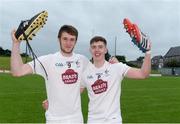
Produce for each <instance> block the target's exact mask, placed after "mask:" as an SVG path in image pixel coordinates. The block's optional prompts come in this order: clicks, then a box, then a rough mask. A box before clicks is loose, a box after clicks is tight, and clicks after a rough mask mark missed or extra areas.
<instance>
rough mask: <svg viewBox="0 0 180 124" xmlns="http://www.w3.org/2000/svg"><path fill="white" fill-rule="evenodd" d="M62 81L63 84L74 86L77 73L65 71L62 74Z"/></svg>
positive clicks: (70, 70) (69, 70)
mask: <svg viewBox="0 0 180 124" xmlns="http://www.w3.org/2000/svg"><path fill="white" fill-rule="evenodd" d="M62 80H63V82H64V84H74V83H76V82H77V80H78V73H77V72H75V71H74V70H73V69H67V70H66V71H65V73H63V74H62Z"/></svg>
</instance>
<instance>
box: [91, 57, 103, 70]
mask: <svg viewBox="0 0 180 124" xmlns="http://www.w3.org/2000/svg"><path fill="white" fill-rule="evenodd" d="M104 63H105V59H103V60H101V61H94V63H93V64H94V66H95V67H96V68H101V67H102V66H103V65H104Z"/></svg>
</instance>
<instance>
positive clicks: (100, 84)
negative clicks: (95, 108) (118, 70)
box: [91, 79, 108, 94]
mask: <svg viewBox="0 0 180 124" xmlns="http://www.w3.org/2000/svg"><path fill="white" fill-rule="evenodd" d="M91 88H92V90H93V92H94V93H95V94H100V93H103V92H105V91H106V90H107V88H108V84H107V81H103V80H102V79H98V80H96V81H95V83H94V84H93V85H91Z"/></svg>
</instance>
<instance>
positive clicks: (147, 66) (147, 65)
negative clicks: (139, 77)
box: [141, 53, 151, 77]
mask: <svg viewBox="0 0 180 124" xmlns="http://www.w3.org/2000/svg"><path fill="white" fill-rule="evenodd" d="M141 71H142V74H143V75H144V76H145V77H148V76H149V74H150V72H151V54H150V53H146V54H145V58H144V62H143V65H142V67H141Z"/></svg>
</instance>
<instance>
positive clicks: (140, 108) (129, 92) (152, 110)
mask: <svg viewBox="0 0 180 124" xmlns="http://www.w3.org/2000/svg"><path fill="white" fill-rule="evenodd" d="M122 87H123V88H122V97H121V100H122V103H121V106H122V116H123V122H126V123H127V122H128V123H131V122H136V123H141V122H143V123H146V122H154V123H159V122H160V123H164V122H166V123H170V122H174V123H175V122H180V77H153V78H149V79H148V80H127V79H126V80H124V81H123V85H122Z"/></svg>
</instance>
